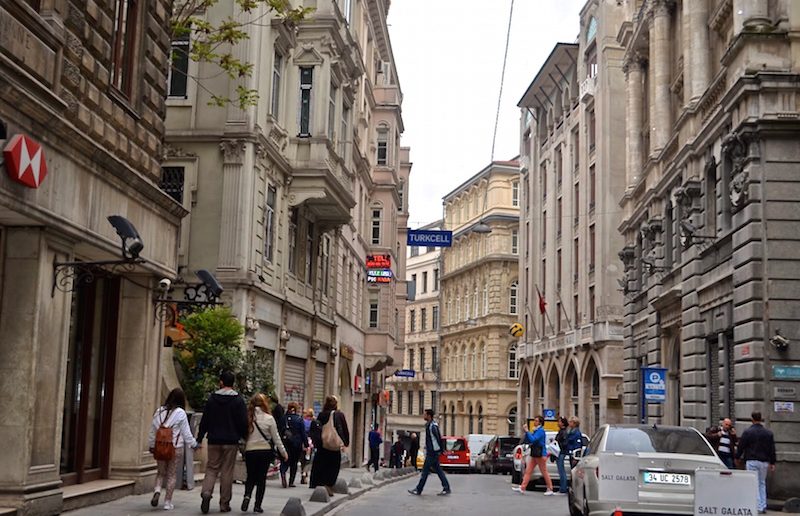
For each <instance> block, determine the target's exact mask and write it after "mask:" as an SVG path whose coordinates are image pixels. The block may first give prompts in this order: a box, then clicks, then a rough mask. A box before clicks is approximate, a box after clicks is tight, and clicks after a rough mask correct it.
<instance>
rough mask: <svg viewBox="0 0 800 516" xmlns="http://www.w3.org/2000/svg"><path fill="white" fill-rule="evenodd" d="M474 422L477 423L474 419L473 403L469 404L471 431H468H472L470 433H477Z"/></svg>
mask: <svg viewBox="0 0 800 516" xmlns="http://www.w3.org/2000/svg"><path fill="white" fill-rule="evenodd" d="M474 424H475V422H474V421H473V419H472V405H470V406H469V432H468V433H470V434H474V433H475V428H474Z"/></svg>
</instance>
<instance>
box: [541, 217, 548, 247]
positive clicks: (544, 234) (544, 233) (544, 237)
mask: <svg viewBox="0 0 800 516" xmlns="http://www.w3.org/2000/svg"><path fill="white" fill-rule="evenodd" d="M546 247H547V210H544V211H543V212H542V249H545V248H546Z"/></svg>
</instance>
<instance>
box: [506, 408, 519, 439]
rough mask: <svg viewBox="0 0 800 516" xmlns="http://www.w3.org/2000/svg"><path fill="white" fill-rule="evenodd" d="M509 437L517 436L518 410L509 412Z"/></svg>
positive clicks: (513, 409)
mask: <svg viewBox="0 0 800 516" xmlns="http://www.w3.org/2000/svg"><path fill="white" fill-rule="evenodd" d="M507 419H508V435H512V436H516V435H517V408H516V407H514V408H512V409H511V410H509V411H508V418H507Z"/></svg>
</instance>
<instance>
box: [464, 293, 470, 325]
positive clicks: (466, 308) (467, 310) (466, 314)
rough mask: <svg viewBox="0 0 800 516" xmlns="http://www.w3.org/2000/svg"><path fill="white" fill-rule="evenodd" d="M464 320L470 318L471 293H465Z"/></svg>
mask: <svg viewBox="0 0 800 516" xmlns="http://www.w3.org/2000/svg"><path fill="white" fill-rule="evenodd" d="M464 318H465V319H469V318H470V304H469V291H466V292H464Z"/></svg>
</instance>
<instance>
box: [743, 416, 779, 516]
mask: <svg viewBox="0 0 800 516" xmlns="http://www.w3.org/2000/svg"><path fill="white" fill-rule="evenodd" d="M750 419H751V420H752V422H753V426H751V427H750V428H748V429H747V430H745V431H744V433H743V434H742V437H741V439H739V449H738V450H737V452H736V458H737V459H739V460H742V459H744V461H745V466H746V469H747V471H755V472H756V475H757V477H758V512H759V514H766V512H767V471H768V470H769V471H770V472H772V471H775V438H774V437H773V435H772V432H771V431H769V430H767V429H766V428H764V425H763V424H761V421H762V419H761V412H753V413H752V414H751V415H750Z"/></svg>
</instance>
